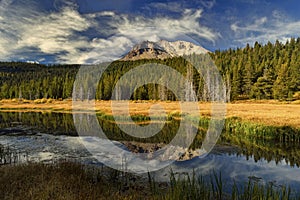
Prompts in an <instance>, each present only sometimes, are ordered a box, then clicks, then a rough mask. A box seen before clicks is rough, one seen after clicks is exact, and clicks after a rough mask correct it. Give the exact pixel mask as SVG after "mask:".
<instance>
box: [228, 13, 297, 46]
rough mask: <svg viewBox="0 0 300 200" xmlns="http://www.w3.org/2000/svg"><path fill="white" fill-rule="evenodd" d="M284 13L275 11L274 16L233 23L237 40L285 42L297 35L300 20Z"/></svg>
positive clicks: (232, 27) (244, 41) (251, 42)
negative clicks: (245, 22) (291, 18)
mask: <svg viewBox="0 0 300 200" xmlns="http://www.w3.org/2000/svg"><path fill="white" fill-rule="evenodd" d="M282 16H283V14H282V13H279V12H278V11H273V14H272V16H269V17H266V16H264V17H261V18H257V19H254V20H253V21H252V22H251V23H248V24H245V25H240V24H239V23H238V22H236V23H234V24H231V30H232V31H233V32H234V34H235V38H236V39H235V41H236V42H238V43H240V44H242V45H245V44H246V43H249V44H253V43H254V42H256V41H258V42H261V43H267V42H268V41H271V42H275V41H276V40H279V41H280V42H285V41H286V40H288V39H290V38H291V37H297V35H299V32H300V21H296V20H290V19H288V18H286V17H282Z"/></svg>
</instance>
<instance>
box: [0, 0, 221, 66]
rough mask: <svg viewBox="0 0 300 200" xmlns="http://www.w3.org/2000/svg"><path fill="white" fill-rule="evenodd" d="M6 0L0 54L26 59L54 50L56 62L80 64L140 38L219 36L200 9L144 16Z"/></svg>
mask: <svg viewBox="0 0 300 200" xmlns="http://www.w3.org/2000/svg"><path fill="white" fill-rule="evenodd" d="M10 3H11V2H10V1H9V0H4V1H1V2H0V60H16V59H20V58H23V59H26V60H32V59H35V58H33V57H34V55H35V54H39V55H52V56H55V58H56V62H61V63H82V64H86V63H94V62H104V61H112V60H114V59H118V58H120V57H121V56H122V55H124V54H125V53H126V52H127V51H128V50H129V49H130V48H131V47H132V46H133V45H134V44H136V43H138V42H141V41H144V40H152V41H157V40H159V39H168V40H177V39H180V38H184V37H186V36H187V35H188V36H189V35H192V36H193V37H194V38H198V39H199V38H201V39H205V40H207V41H210V42H215V40H216V39H217V38H218V37H220V34H219V33H215V32H214V31H213V30H211V29H209V28H207V27H205V26H202V25H201V24H200V23H199V20H200V19H201V16H202V10H194V11H193V10H187V9H186V10H184V11H183V12H182V13H181V15H182V16H181V17H179V18H172V17H167V16H158V17H153V18H145V17H143V16H131V15H125V14H117V13H115V12H112V11H104V12H99V13H93V14H85V15H83V14H80V13H79V12H78V11H77V8H76V6H74V4H73V3H71V4H70V5H69V4H64V6H63V7H62V8H60V9H58V11H52V12H50V11H41V10H39V9H38V6H36V5H35V4H34V3H32V2H31V3H28V4H24V3H23V4H14V5H13V6H12V5H11V4H10ZM35 3H36V2H35ZM174 6H175V4H174ZM87 30H90V31H95V32H97V33H99V35H94V36H93V37H94V38H91V37H90V36H89V37H88V36H87V35H85V34H84V33H83V32H85V31H87ZM103 34H104V35H105V34H106V35H108V36H109V37H107V36H103Z"/></svg>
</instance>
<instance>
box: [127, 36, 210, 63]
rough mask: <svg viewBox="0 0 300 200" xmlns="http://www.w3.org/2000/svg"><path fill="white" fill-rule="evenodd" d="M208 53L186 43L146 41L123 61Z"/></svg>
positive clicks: (136, 46)
mask: <svg viewBox="0 0 300 200" xmlns="http://www.w3.org/2000/svg"><path fill="white" fill-rule="evenodd" d="M207 52H209V51H208V50H206V49H204V48H203V47H201V46H198V45H195V44H193V43H191V42H186V41H175V42H169V41H166V40H160V41H158V42H152V41H144V42H141V43H140V44H137V45H135V46H134V47H133V48H132V49H131V50H130V51H129V53H128V54H126V55H125V56H124V57H123V58H122V59H121V60H140V59H165V58H170V57H179V56H183V55H190V54H193V53H195V54H204V53H207Z"/></svg>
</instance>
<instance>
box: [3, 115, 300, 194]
mask: <svg viewBox="0 0 300 200" xmlns="http://www.w3.org/2000/svg"><path fill="white" fill-rule="evenodd" d="M99 124H100V125H101V127H102V129H103V131H104V132H105V133H106V136H107V137H108V138H109V139H110V140H113V141H114V144H115V145H119V146H120V147H121V148H124V149H126V146H124V145H123V144H122V143H120V142H118V141H132V140H135V141H136V142H146V143H147V144H148V143H154V144H155V143H161V144H162V143H168V142H169V141H170V140H171V139H172V138H173V137H174V135H175V134H176V131H177V129H178V127H179V121H170V122H168V123H166V125H165V126H164V127H163V129H162V131H161V132H160V133H158V134H157V135H155V136H153V137H151V138H147V139H139V138H134V137H130V136H128V135H126V134H125V133H123V132H122V131H121V130H120V129H119V128H118V127H117V126H116V124H115V123H113V122H112V121H110V120H104V119H101V118H99ZM128 126H132V124H128ZM203 135H205V128H204V130H203V127H202V128H199V130H198V136H197V137H196V139H195V140H194V142H193V143H192V148H194V149H197V148H200V147H201V140H202V138H203ZM77 136H78V135H77V131H76V129H75V127H74V122H73V116H72V114H62V113H39V112H35V113H33V112H28V113H21V112H0V145H2V146H5V147H8V146H9V148H12V149H14V150H16V151H18V152H19V153H20V154H21V155H22V156H21V157H20V161H21V162H26V161H30V160H33V161H39V162H55V161H56V160H59V159H70V160H77V161H80V162H83V163H87V164H93V165H101V162H100V161H99V160H96V159H95V158H93V156H92V155H91V153H89V151H88V150H87V149H86V148H85V146H84V145H83V144H82V141H81V140H79V138H78V137H77ZM85 139H86V140H90V139H91V138H90V137H89V136H88V135H87V137H85ZM107 149H108V151H109V147H107ZM113 156H115V155H114V152H110V155H107V152H106V153H105V155H103V159H110V158H111V157H113ZM101 158H102V157H101ZM299 166H300V145H299V144H298V143H296V142H293V143H291V142H290V143H279V142H276V141H257V140H253V139H252V140H250V139H246V138H243V137H242V136H240V137H234V136H231V135H230V134H228V133H222V135H221V138H220V139H219V141H218V143H217V145H216V146H215V148H214V149H213V151H212V152H210V153H209V154H208V155H207V156H206V157H203V158H199V157H194V158H192V159H189V160H185V161H175V162H174V163H173V164H172V165H171V166H169V167H166V168H163V169H161V170H159V171H156V172H154V173H153V175H154V177H155V179H156V180H160V181H168V174H169V173H170V169H172V170H173V171H174V172H175V173H176V174H178V175H180V176H185V175H186V174H187V173H189V174H192V173H193V171H194V172H195V173H196V174H197V175H203V176H208V175H209V174H211V173H212V172H213V171H216V172H221V174H222V177H223V180H224V182H225V183H226V184H225V187H228V188H230V187H231V185H232V184H233V181H235V182H236V183H244V182H247V181H248V180H249V179H251V180H253V181H258V182H261V183H269V182H272V183H273V184H274V185H275V186H277V187H280V186H281V185H289V186H291V188H292V189H293V191H300V169H299Z"/></svg>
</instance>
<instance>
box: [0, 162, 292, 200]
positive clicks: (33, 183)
mask: <svg viewBox="0 0 300 200" xmlns="http://www.w3.org/2000/svg"><path fill="white" fill-rule="evenodd" d="M223 188H224V183H223V181H222V176H221V174H217V173H212V175H211V177H210V181H208V182H207V181H205V180H204V178H203V177H196V176H192V177H189V176H185V178H176V177H175V175H174V173H173V172H172V171H171V173H170V182H169V183H159V182H156V181H155V180H154V179H153V177H152V175H151V174H150V173H149V174H148V180H147V179H146V178H142V177H139V176H136V175H133V174H129V173H123V172H120V171H117V170H112V169H108V168H105V167H103V168H101V167H97V168H96V167H88V166H85V165H82V164H79V163H72V162H62V163H58V164H50V165H49V164H41V163H35V164H34V163H31V164H20V165H2V166H0V191H1V193H0V199H39V200H40V199H66V200H68V199H108V198H110V199H233V200H236V199H292V198H290V189H289V188H287V187H281V188H275V187H273V186H272V185H261V184H259V183H255V182H251V181H249V182H248V183H245V185H244V186H236V185H234V186H233V188H232V193H231V194H227V193H224V189H223Z"/></svg>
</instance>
